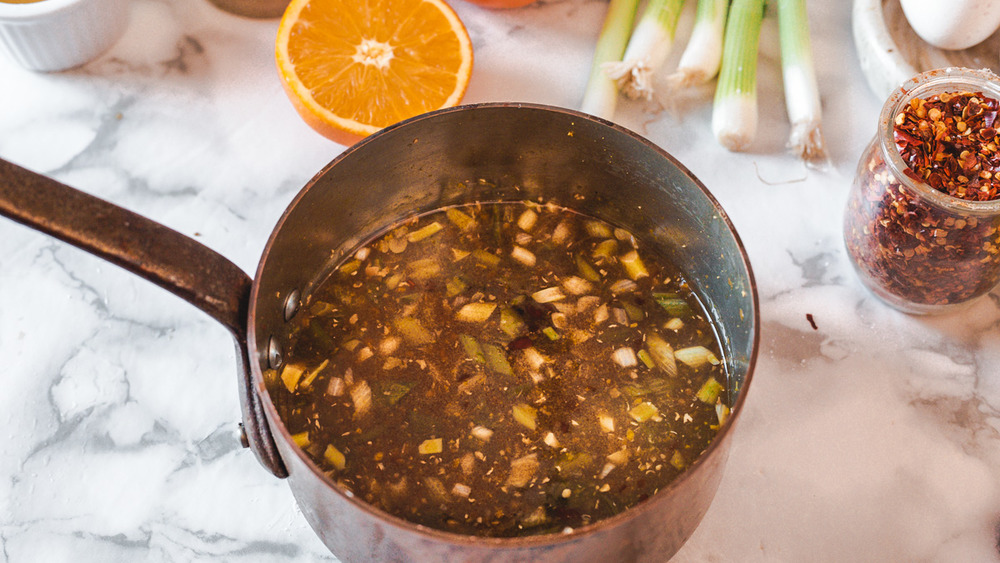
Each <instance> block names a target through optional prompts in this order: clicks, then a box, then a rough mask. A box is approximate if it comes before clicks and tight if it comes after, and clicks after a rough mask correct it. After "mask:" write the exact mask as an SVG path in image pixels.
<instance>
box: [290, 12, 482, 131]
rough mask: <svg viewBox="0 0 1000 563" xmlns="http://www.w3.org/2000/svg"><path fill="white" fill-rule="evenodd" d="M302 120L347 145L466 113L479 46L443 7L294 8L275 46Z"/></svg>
mask: <svg viewBox="0 0 1000 563" xmlns="http://www.w3.org/2000/svg"><path fill="white" fill-rule="evenodd" d="M275 55H276V59H277V64H278V72H279V74H280V76H281V82H282V85H283V86H284V87H285V92H286V93H287V94H288V97H289V99H290V100H291V101H292V105H293V106H295V109H296V110H297V111H298V112H299V115H301V116H302V118H303V119H304V120H305V121H306V123H308V124H309V125H310V126H311V127H312V128H313V129H315V130H316V131H318V132H319V133H320V134H322V135H323V136H325V137H327V138H329V139H332V140H333V141H336V142H338V143H340V144H343V145H349V144H352V143H354V142H356V141H358V140H360V139H362V138H363V137H365V136H367V135H369V134H371V133H374V132H376V131H378V130H379V129H382V128H383V127H386V126H388V125H392V124H393V123H396V122H399V121H402V120H404V119H407V118H410V117H413V116H415V115H419V114H422V113H425V112H428V111H432V110H436V109H440V108H445V107H451V106H454V105H456V104H458V103H459V102H460V101H461V100H462V96H463V95H465V90H466V87H467V86H468V84H469V77H470V76H471V75H472V42H471V41H470V40H469V33H468V31H467V30H466V29H465V26H464V25H463V24H462V22H461V20H460V19H459V18H458V15H457V14H455V12H454V10H452V9H451V7H450V6H448V5H447V4H446V3H445V2H444V1H443V0H292V1H291V3H289V5H288V8H287V9H286V10H285V14H284V16H283V17H282V18H281V23H280V24H279V26H278V37H277V41H276V46H275Z"/></svg>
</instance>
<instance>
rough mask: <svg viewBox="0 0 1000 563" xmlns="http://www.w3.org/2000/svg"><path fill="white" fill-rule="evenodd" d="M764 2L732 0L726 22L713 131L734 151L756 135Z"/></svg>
mask: <svg viewBox="0 0 1000 563" xmlns="http://www.w3.org/2000/svg"><path fill="white" fill-rule="evenodd" d="M764 4H765V0H733V4H732V6H730V8H729V18H728V19H727V21H726V35H725V43H724V44H723V49H722V66H721V67H720V69H719V81H718V84H716V87H715V102H714V106H713V108H712V132H713V133H714V134H715V138H716V140H718V141H719V143H720V144H721V145H722V146H724V147H725V148H727V149H729V150H731V151H742V150H746V149H747V148H748V147H749V146H750V143H751V142H752V141H753V138H754V137H755V136H756V135H757V50H758V46H759V43H760V27H761V23H762V22H763V20H764Z"/></svg>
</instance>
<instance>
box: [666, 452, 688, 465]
mask: <svg viewBox="0 0 1000 563" xmlns="http://www.w3.org/2000/svg"><path fill="white" fill-rule="evenodd" d="M670 465H673V466H674V469H679V470H681V469H684V467H685V466H686V465H687V462H685V461H684V455H683V454H681V451H680V450H674V455H672V456H670Z"/></svg>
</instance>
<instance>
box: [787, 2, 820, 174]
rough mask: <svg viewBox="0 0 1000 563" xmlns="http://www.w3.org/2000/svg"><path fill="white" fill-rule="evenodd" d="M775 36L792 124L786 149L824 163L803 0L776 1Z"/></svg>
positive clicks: (814, 73) (817, 97)
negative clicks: (779, 48)
mask: <svg viewBox="0 0 1000 563" xmlns="http://www.w3.org/2000/svg"><path fill="white" fill-rule="evenodd" d="M778 37H779V40H780V45H781V75H782V79H783V81H784V84H785V108H786V109H787V110H788V120H789V121H790V122H791V124H792V130H791V133H790V134H789V137H788V146H789V148H791V149H792V151H794V152H795V154H796V155H798V156H799V157H800V158H802V159H803V160H805V161H807V162H816V161H818V160H823V159H825V158H826V148H825V147H824V143H823V132H822V129H821V122H822V109H821V104H820V100H819V88H818V87H817V85H816V70H815V68H814V67H813V56H812V46H811V44H810V40H809V18H808V16H807V14H806V1H805V0H778Z"/></svg>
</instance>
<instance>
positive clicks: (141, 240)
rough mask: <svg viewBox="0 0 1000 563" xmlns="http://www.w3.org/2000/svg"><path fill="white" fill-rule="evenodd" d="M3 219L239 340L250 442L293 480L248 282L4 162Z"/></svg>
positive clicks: (141, 223)
mask: <svg viewBox="0 0 1000 563" xmlns="http://www.w3.org/2000/svg"><path fill="white" fill-rule="evenodd" d="M0 215H3V216H6V217H8V218H10V219H13V220H14V221H17V222H19V223H22V224H24V225H27V226H28V227H31V228H33V229H36V230H38V231H41V232H43V233H46V234H49V235H51V236H53V237H55V238H58V239H60V240H62V241H64V242H67V243H69V244H72V245H73V246H76V247H78V248H81V249H83V250H86V251H87V252H90V253H91V254H94V255H96V256H99V257H100V258H103V259H105V260H107V261H109V262H112V263H114V264H117V265H118V266H121V267H122V268H125V269H126V270H128V271H130V272H132V273H134V274H137V275H139V276H141V277H143V278H145V279H147V280H149V281H151V282H153V283H155V284H156V285H158V286H160V287H162V288H164V289H166V290H168V291H170V292H171V293H174V294H175V295H177V296H179V297H181V298H182V299H184V300H185V301H187V302H189V303H191V304H192V305H194V306H195V307H197V308H199V309H201V310H202V311H204V312H206V313H208V314H209V315H210V316H211V317H212V318H214V319H215V320H217V321H219V322H220V323H222V324H223V325H224V326H225V327H226V328H227V329H229V331H230V332H231V333H232V335H233V337H234V338H235V339H236V348H237V360H238V362H239V368H240V377H239V388H240V400H241V403H242V409H243V431H244V433H245V436H246V444H245V445H248V446H249V447H250V449H252V450H253V452H254V454H255V455H256V456H257V459H258V460H259V461H260V462H261V464H262V465H264V467H265V468H267V469H268V470H269V471H271V473H273V474H275V475H276V476H278V477H286V476H287V475H288V472H287V470H286V469H285V465H284V463H283V462H282V461H281V457H280V455H279V454H278V449H277V447H276V446H275V443H274V438H273V436H272V435H271V432H270V429H269V427H268V426H267V422H266V421H265V419H264V411H263V408H262V405H261V399H260V396H259V394H258V393H257V392H255V391H254V390H253V385H252V381H251V376H250V369H249V366H250V364H249V358H248V355H247V354H248V352H247V322H248V319H247V311H248V306H249V300H250V286H251V284H252V281H251V280H250V278H249V276H247V275H246V273H244V272H243V270H241V269H240V268H239V267H238V266H236V265H235V264H233V263H232V262H231V261H229V260H228V259H227V258H225V257H224V256H222V255H221V254H219V253H217V252H215V251H214V250H212V249H210V248H208V247H207V246H205V245H203V244H201V243H199V242H197V241H195V240H194V239H192V238H190V237H187V236H185V235H182V234H180V233H178V232H177V231H174V230H172V229H170V228H168V227H165V226H163V225H161V224H159V223H156V222H155V221H151V220H150V219H147V218H145V217H143V216H141V215H138V214H136V213H133V212H131V211H128V210H127V209H123V208H121V207H118V206H116V205H114V204H111V203H108V202H106V201H104V200H102V199H99V198H97V197H94V196H92V195H89V194H87V193H84V192H82V191H80V190H77V189H74V188H71V187H69V186H67V185H65V184H62V183H60V182H57V181H55V180H53V179H51V178H48V177H46V176H43V175H41V174H38V173H35V172H32V171H30V170H27V169H25V168H22V167H20V166H17V165H15V164H12V163H10V162H7V161H5V160H2V159H0Z"/></svg>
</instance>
